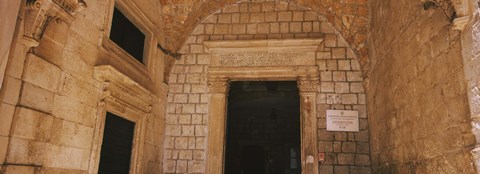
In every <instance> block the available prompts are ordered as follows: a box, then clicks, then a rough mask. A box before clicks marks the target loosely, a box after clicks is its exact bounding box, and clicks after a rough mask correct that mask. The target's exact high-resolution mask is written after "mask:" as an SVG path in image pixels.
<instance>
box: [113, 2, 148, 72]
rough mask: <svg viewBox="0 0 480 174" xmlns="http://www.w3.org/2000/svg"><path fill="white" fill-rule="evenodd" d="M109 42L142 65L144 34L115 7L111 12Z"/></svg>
mask: <svg viewBox="0 0 480 174" xmlns="http://www.w3.org/2000/svg"><path fill="white" fill-rule="evenodd" d="M110 40H112V41H113V42H115V43H116V44H117V45H118V46H120V47H121V48H122V49H123V50H125V51H126V52H128V53H129V54H130V55H132V56H133V57H134V58H135V59H137V60H138V61H139V62H141V63H143V50H144V44H145V34H143V32H142V31H140V30H139V29H138V28H137V27H136V26H135V25H134V24H133V23H132V22H131V21H130V20H128V18H127V17H126V16H125V15H124V14H123V13H122V12H121V11H120V10H118V9H117V8H116V7H115V9H114V11H113V19H112V27H111V29H110Z"/></svg>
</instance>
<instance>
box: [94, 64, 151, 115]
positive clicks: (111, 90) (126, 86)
mask: <svg viewBox="0 0 480 174" xmlns="http://www.w3.org/2000/svg"><path fill="white" fill-rule="evenodd" d="M93 76H94V78H95V79H96V80H99V81H101V82H102V83H103V87H102V94H101V101H102V100H105V99H106V98H113V99H115V100H117V101H118V102H121V103H123V104H125V105H128V106H130V107H132V108H135V109H138V110H141V111H142V112H145V113H150V112H151V110H152V106H153V104H154V103H157V102H158V97H157V96H155V95H154V94H153V93H151V92H150V91H148V90H147V89H145V88H143V87H142V86H140V85H139V84H138V83H137V82H135V81H133V80H132V79H130V78H128V77H127V76H125V75H123V74H122V73H121V72H119V71H118V70H116V69H115V68H113V67H112V66H109V65H102V66H97V67H95V71H94V74H93Z"/></svg>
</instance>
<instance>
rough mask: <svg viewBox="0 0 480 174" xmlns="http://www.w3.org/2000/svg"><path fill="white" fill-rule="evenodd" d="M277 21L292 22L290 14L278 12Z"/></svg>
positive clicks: (288, 12)
mask: <svg viewBox="0 0 480 174" xmlns="http://www.w3.org/2000/svg"><path fill="white" fill-rule="evenodd" d="M278 21H292V12H290V11H282V12H278Z"/></svg>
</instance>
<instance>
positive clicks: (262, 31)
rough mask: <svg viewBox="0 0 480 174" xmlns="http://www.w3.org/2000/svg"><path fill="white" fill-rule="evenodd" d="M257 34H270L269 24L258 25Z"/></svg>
mask: <svg viewBox="0 0 480 174" xmlns="http://www.w3.org/2000/svg"><path fill="white" fill-rule="evenodd" d="M257 33H258V34H268V33H270V24H268V23H262V24H258V26H257Z"/></svg>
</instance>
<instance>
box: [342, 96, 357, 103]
mask: <svg viewBox="0 0 480 174" xmlns="http://www.w3.org/2000/svg"><path fill="white" fill-rule="evenodd" d="M341 100H342V104H347V105H351V104H357V103H358V100H357V95H356V94H342V95H341Z"/></svg>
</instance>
